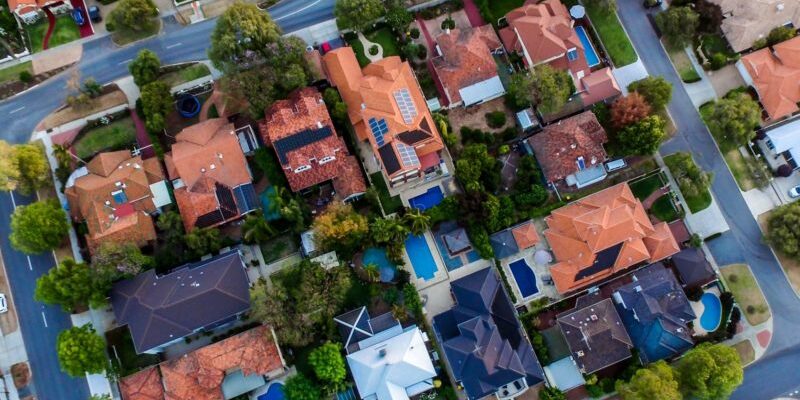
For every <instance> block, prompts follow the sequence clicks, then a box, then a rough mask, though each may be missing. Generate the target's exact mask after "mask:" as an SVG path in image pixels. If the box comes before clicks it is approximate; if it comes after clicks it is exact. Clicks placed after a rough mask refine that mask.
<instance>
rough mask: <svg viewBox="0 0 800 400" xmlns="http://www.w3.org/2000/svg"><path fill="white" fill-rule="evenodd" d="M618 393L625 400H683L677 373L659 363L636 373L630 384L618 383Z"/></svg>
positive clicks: (661, 362)
mask: <svg viewBox="0 0 800 400" xmlns="http://www.w3.org/2000/svg"><path fill="white" fill-rule="evenodd" d="M617 392H618V393H619V395H620V397H622V399H623V400H681V399H682V397H681V393H680V391H679V390H678V381H677V380H676V377H675V372H674V371H673V370H672V368H671V367H670V366H669V364H667V363H666V362H664V360H660V361H657V362H655V363H653V364H650V365H649V366H648V367H647V368H642V369H639V370H638V371H636V374H634V375H633V377H632V378H631V380H630V382H624V381H617Z"/></svg>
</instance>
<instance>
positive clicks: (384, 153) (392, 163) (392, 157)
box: [378, 143, 400, 175]
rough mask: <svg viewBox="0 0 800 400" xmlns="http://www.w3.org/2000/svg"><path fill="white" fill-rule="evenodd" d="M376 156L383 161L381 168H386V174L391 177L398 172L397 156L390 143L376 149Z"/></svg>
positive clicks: (398, 161)
mask: <svg viewBox="0 0 800 400" xmlns="http://www.w3.org/2000/svg"><path fill="white" fill-rule="evenodd" d="M378 154H379V155H380V156H381V161H383V167H384V168H386V173H387V174H388V175H391V174H393V173H395V172H397V171H399V170H400V160H398V159H397V154H395V152H394V147H392V143H386V144H385V145H383V146H381V147H380V148H378Z"/></svg>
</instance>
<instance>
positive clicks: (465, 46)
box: [431, 25, 502, 104]
mask: <svg viewBox="0 0 800 400" xmlns="http://www.w3.org/2000/svg"><path fill="white" fill-rule="evenodd" d="M436 43H437V44H438V45H439V49H441V52H442V55H441V56H440V57H435V58H433V59H432V60H431V61H432V62H433V68H434V70H435V71H436V75H438V76H439V80H440V81H441V82H442V86H443V87H444V91H445V93H446V95H447V97H448V100H449V103H450V104H455V103H459V102H461V101H462V99H461V94H460V93H459V89H463V88H465V87H468V86H471V85H474V84H476V83H478V82H483V81H485V80H487V79H491V78H493V77H495V76H497V64H495V62H494V57H493V56H492V53H491V52H492V51H494V50H495V49H497V48H499V47H501V46H502V44H501V43H500V39H499V38H498V37H497V34H496V33H495V31H494V28H492V26H491V25H484V26H481V27H477V28H467V29H453V30H452V31H451V32H450V33H445V34H442V35H439V36H438V37H436Z"/></svg>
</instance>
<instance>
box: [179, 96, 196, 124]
mask: <svg viewBox="0 0 800 400" xmlns="http://www.w3.org/2000/svg"><path fill="white" fill-rule="evenodd" d="M175 107H176V108H177V109H178V113H179V114H180V115H181V117H183V118H193V117H195V116H197V114H200V108H201V107H200V100H199V99H198V98H197V96H194V95H190V94H189V95H185V96H181V98H179V99H178V102H177V103H175Z"/></svg>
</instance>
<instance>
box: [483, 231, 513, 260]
mask: <svg viewBox="0 0 800 400" xmlns="http://www.w3.org/2000/svg"><path fill="white" fill-rule="evenodd" d="M489 243H491V245H492V249H493V250H494V256H495V258H498V259H502V258H506V257H511V256H513V255H514V254H517V253H519V247H518V246H517V240H516V239H514V234H513V233H511V229H505V230H502V231H500V232H497V233H495V234H494V235H492V236H490V237H489Z"/></svg>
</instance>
